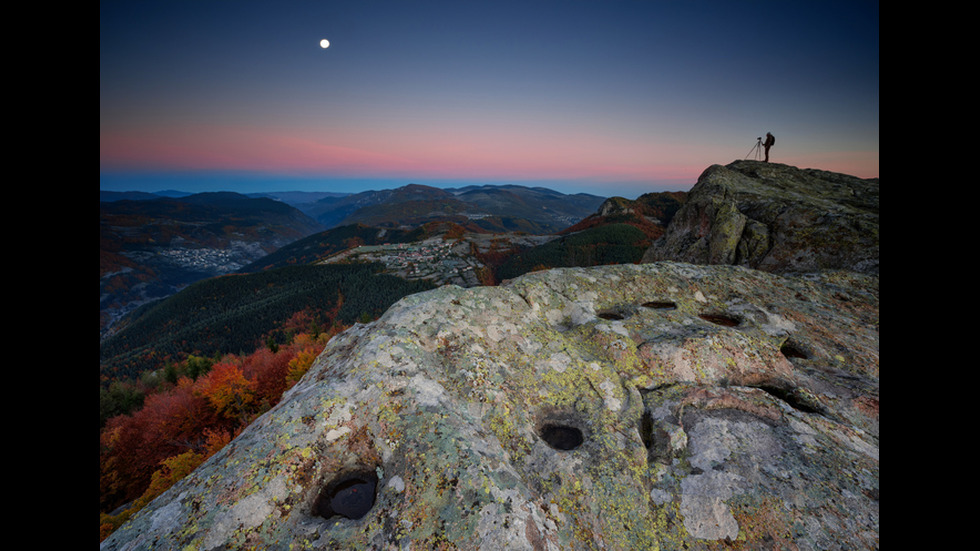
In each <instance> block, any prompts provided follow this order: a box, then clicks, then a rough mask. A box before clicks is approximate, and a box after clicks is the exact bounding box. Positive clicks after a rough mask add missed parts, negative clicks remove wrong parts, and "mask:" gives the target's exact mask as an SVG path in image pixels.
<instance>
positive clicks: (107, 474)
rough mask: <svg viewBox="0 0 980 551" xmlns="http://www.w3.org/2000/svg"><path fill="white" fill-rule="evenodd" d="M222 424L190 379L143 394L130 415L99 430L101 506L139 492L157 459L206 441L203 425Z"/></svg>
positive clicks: (110, 420)
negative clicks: (141, 404)
mask: <svg viewBox="0 0 980 551" xmlns="http://www.w3.org/2000/svg"><path fill="white" fill-rule="evenodd" d="M221 424H222V423H221V419H219V418H218V417H217V416H216V415H215V412H214V409H213V408H211V407H210V405H209V404H208V401H207V399H206V398H204V397H202V396H199V395H198V393H196V392H195V391H194V389H193V383H192V382H191V381H190V380H189V379H181V381H179V382H178V384H177V386H175V387H174V388H173V389H171V390H170V391H169V392H166V393H161V394H152V395H150V396H147V398H146V401H145V402H144V404H143V408H142V409H140V410H139V411H137V412H135V413H133V414H132V415H120V416H117V417H113V418H112V419H109V420H108V421H107V422H106V427H105V429H104V430H103V431H102V434H101V435H100V458H99V459H100V461H99V464H100V483H99V485H100V506H102V507H107V506H112V505H118V504H120V503H122V502H125V501H128V500H131V499H134V498H136V497H138V496H139V495H140V494H142V493H143V491H144V490H145V489H146V487H147V485H148V484H149V483H150V480H151V477H152V475H153V472H154V471H156V470H157V469H158V468H159V465H160V462H161V461H163V460H164V459H167V458H168V457H172V456H175V455H178V454H181V453H184V452H185V451H187V450H190V449H196V448H199V447H201V446H204V445H205V444H206V440H205V437H204V436H203V435H204V429H205V428H207V427H216V426H220V425H221Z"/></svg>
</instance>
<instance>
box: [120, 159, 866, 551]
mask: <svg viewBox="0 0 980 551" xmlns="http://www.w3.org/2000/svg"><path fill="white" fill-rule="evenodd" d="M715 170H720V169H715ZM726 170H729V171H730V170H731V169H726ZM733 177H734V176H733ZM738 178H741V177H738ZM731 204H734V203H731ZM742 233H744V230H743V232H742ZM772 248H773V247H770V249H772ZM877 285H878V278H877V277H870V276H866V275H861V274H857V273H854V272H832V271H823V272H821V273H820V274H819V275H809V276H786V275H778V274H773V273H768V272H763V271H758V270H752V269H748V268H745V267H739V266H731V265H717V266H705V265H694V264H686V263H673V262H659V263H653V264H643V265H620V266H608V267H600V268H573V269H557V270H550V271H544V272H538V273H534V274H530V275H527V276H524V277H521V278H518V279H516V280H513V281H511V282H509V283H508V284H506V285H502V286H499V287H477V288H471V289H462V288H459V287H453V286H447V287H442V288H439V289H436V290H433V291H430V292H426V293H421V294H417V295H413V296H410V297H407V298H405V299H403V300H402V301H400V302H399V303H397V304H396V305H394V306H393V307H392V308H390V309H389V311H388V312H387V313H386V314H385V315H384V316H383V317H382V318H381V319H379V320H378V321H376V322H374V323H372V324H369V325H358V326H355V327H354V328H352V329H350V330H349V331H347V332H345V333H343V334H342V335H340V336H338V337H336V338H334V339H333V340H332V341H331V342H330V344H329V345H328V346H327V347H326V349H325V350H324V351H323V353H322V355H321V356H320V357H319V359H318V360H317V362H316V363H315V365H314V366H313V368H312V369H311V370H310V372H309V373H307V375H306V376H305V377H304V378H303V380H302V381H300V383H299V384H298V385H297V386H295V387H293V388H292V389H291V390H290V391H289V393H288V394H287V395H286V396H284V398H283V400H282V401H281V402H280V404H279V405H278V406H276V407H275V408H274V409H272V410H271V411H269V412H268V413H266V414H265V415H264V416H262V417H261V418H260V419H259V420H258V421H257V422H255V423H253V424H252V425H251V426H250V427H249V428H248V429H246V430H245V431H244V432H243V433H242V434H241V435H240V436H239V437H238V438H236V439H235V440H233V441H232V442H231V443H230V444H229V445H227V446H226V447H225V448H224V449H223V450H222V451H221V452H219V453H218V454H216V455H215V456H213V457H212V458H211V459H210V460H208V461H207V462H206V463H205V464H204V465H202V466H201V467H200V468H198V469H197V470H196V471H195V472H194V473H192V474H191V475H190V476H189V477H187V478H185V479H184V480H183V481H181V482H179V483H178V484H177V485H175V486H174V487H172V488H171V489H170V490H169V491H167V492H166V493H165V494H163V495H162V496H160V497H159V498H158V499H157V500H155V501H154V502H153V503H151V504H150V505H149V506H148V507H146V508H145V509H144V510H142V511H141V512H140V513H138V514H137V515H136V516H134V517H133V518H132V519H131V520H130V522H129V523H127V524H126V525H124V526H123V527H121V528H120V529H119V530H117V531H116V532H115V533H114V534H113V535H112V536H110V538H108V539H107V540H106V541H105V542H103V544H102V549H104V550H123V549H177V548H186V549H196V550H198V551H207V550H215V549H249V548H265V549H287V548H291V549H425V550H428V549H453V548H458V549H491V550H495V551H497V550H503V549H508V550H509V549H529V550H546V549H623V550H626V549H663V550H668V549H719V548H729V547H731V548H739V549H770V548H772V549H801V550H821V551H825V550H835V549H876V548H877V547H878V541H879V529H878V526H879V505H878V487H879V475H878V462H879V458H878V455H879V453H878V450H879V445H878V439H879V431H878V394H879V393H878V389H879V385H878V286H877Z"/></svg>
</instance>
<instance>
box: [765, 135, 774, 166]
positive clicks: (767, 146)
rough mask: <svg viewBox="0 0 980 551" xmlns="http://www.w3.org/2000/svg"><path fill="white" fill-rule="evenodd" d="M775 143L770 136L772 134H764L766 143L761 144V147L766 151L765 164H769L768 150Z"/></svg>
mask: <svg viewBox="0 0 980 551" xmlns="http://www.w3.org/2000/svg"><path fill="white" fill-rule="evenodd" d="M774 143H776V138H775V137H774V136H773V135H772V132H766V141H765V142H763V143H762V147H764V148H765V149H766V162H767V163H768V162H769V148H770V147H772V146H773V144H774Z"/></svg>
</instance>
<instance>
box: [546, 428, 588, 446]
mask: <svg viewBox="0 0 980 551" xmlns="http://www.w3.org/2000/svg"><path fill="white" fill-rule="evenodd" d="M538 434H539V435H540V436H541V439H542V440H544V441H545V443H547V444H548V445H549V446H551V447H552V448H554V449H556V450H562V451H568V450H574V449H575V448H577V447H579V446H581V445H582V443H583V442H584V441H585V435H583V434H582V430H581V429H579V428H578V427H573V426H571V425H563V424H558V423H545V424H544V425H542V426H541V429H540V430H539V431H538Z"/></svg>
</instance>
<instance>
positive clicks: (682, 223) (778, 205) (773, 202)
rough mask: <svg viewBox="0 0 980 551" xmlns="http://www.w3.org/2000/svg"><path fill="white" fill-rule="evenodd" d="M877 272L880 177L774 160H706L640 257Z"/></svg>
mask: <svg viewBox="0 0 980 551" xmlns="http://www.w3.org/2000/svg"><path fill="white" fill-rule="evenodd" d="M659 260H675V261H683V262H692V263H695V264H737V265H743V266H749V267H752V268H756V269H759V270H765V271H770V272H776V273H786V272H807V271H815V270H826V269H830V270H853V271H857V272H861V273H866V274H874V275H877V274H878V180H877V179H872V180H866V179H861V178H856V177H854V176H848V175H845V174H838V173H834V172H826V171H819V170H812V169H799V168H796V167H792V166H789V165H783V164H778V163H764V162H759V161H736V162H734V163H731V164H729V165H727V166H721V165H713V166H711V167H708V169H706V170H705V171H704V173H702V174H701V176H700V177H699V178H698V183H697V184H696V185H695V186H694V187H693V188H691V191H690V194H689V196H688V199H687V202H686V203H685V205H684V207H682V208H681V210H680V211H678V212H677V214H676V215H675V216H674V218H673V220H672V221H671V224H670V226H669V227H668V229H667V232H666V234H665V235H664V236H663V238H661V239H659V240H658V241H657V242H655V243H654V244H653V246H651V247H650V249H649V250H647V252H646V254H645V255H644V257H643V261H644V262H655V261H659Z"/></svg>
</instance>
